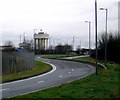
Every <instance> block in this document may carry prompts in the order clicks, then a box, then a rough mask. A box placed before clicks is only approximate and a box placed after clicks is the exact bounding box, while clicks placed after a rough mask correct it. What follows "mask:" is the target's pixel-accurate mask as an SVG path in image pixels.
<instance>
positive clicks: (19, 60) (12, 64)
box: [2, 51, 34, 75]
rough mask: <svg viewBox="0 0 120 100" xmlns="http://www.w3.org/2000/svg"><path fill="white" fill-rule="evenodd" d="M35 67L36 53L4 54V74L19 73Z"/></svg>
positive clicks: (17, 52)
mask: <svg viewBox="0 0 120 100" xmlns="http://www.w3.org/2000/svg"><path fill="white" fill-rule="evenodd" d="M33 67H34V52H31V51H16V52H2V74H3V75H4V74H5V75H6V74H10V73H19V72H21V71H24V70H29V69H32V68H33Z"/></svg>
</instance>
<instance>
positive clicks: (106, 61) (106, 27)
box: [100, 8, 108, 67]
mask: <svg viewBox="0 0 120 100" xmlns="http://www.w3.org/2000/svg"><path fill="white" fill-rule="evenodd" d="M100 10H105V11H106V33H105V67H106V65H107V13H108V10H107V9H106V8H100Z"/></svg>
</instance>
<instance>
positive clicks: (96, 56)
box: [95, 0, 98, 75]
mask: <svg viewBox="0 0 120 100" xmlns="http://www.w3.org/2000/svg"><path fill="white" fill-rule="evenodd" d="M95 42H96V75H97V74H98V65H97V62H98V61H97V59H98V48H97V0H95Z"/></svg>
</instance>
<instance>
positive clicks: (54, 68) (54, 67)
mask: <svg viewBox="0 0 120 100" xmlns="http://www.w3.org/2000/svg"><path fill="white" fill-rule="evenodd" d="M45 63H47V62H45ZM47 64H49V65H51V66H52V68H53V69H52V70H51V71H49V72H47V73H45V74H41V75H38V76H35V77H30V78H27V79H22V80H18V81H13V82H8V83H3V84H2V85H6V84H11V83H18V82H23V81H26V80H31V79H35V78H38V77H42V76H45V75H48V74H50V73H53V72H54V71H56V66H55V65H53V64H51V63H47ZM0 85H1V84H0Z"/></svg>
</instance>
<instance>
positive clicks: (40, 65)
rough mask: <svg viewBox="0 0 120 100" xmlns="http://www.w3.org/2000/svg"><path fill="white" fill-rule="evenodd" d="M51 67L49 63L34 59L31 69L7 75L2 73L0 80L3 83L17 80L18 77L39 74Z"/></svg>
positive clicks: (22, 77)
mask: <svg viewBox="0 0 120 100" xmlns="http://www.w3.org/2000/svg"><path fill="white" fill-rule="evenodd" d="M51 69H52V67H51V66H50V65H49V64H46V63H44V62H41V61H35V66H34V67H33V68H32V69H31V70H27V71H23V72H20V73H14V74H9V75H3V76H2V82H3V83H5V82H9V81H13V80H19V79H24V78H28V77H31V76H36V75H40V74H43V73H45V72H48V71H50V70H51Z"/></svg>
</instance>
